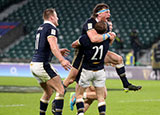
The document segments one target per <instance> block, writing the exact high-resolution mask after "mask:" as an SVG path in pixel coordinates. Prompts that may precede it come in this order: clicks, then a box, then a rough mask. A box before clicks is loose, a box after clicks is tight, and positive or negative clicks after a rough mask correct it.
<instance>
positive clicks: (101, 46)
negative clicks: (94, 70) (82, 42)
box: [91, 45, 103, 60]
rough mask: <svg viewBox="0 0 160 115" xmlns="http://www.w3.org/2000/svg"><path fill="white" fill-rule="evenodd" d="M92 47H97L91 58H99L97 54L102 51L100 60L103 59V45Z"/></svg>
mask: <svg viewBox="0 0 160 115" xmlns="http://www.w3.org/2000/svg"><path fill="white" fill-rule="evenodd" d="M92 49H96V51H95V53H94V55H93V57H92V58H91V60H97V58H96V56H97V54H98V52H100V56H99V60H100V59H102V55H103V45H100V46H99V47H98V46H94V47H93V48H92Z"/></svg>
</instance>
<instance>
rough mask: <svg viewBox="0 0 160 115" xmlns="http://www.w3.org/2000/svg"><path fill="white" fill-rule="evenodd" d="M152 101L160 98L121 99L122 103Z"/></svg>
mask: <svg viewBox="0 0 160 115" xmlns="http://www.w3.org/2000/svg"><path fill="white" fill-rule="evenodd" d="M152 101H160V99H145V100H121V101H119V102H120V103H132V102H133V103H134V102H152Z"/></svg>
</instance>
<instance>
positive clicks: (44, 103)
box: [40, 83, 53, 115]
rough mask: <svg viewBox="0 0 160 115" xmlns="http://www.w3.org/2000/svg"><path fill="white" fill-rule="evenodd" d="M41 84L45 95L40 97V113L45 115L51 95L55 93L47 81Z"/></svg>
mask: <svg viewBox="0 0 160 115" xmlns="http://www.w3.org/2000/svg"><path fill="white" fill-rule="evenodd" d="M40 86H41V87H42V88H43V90H44V92H43V95H42V97H41V99H40V115H45V113H46V110H47V107H48V103H49V100H50V97H51V96H52V93H53V89H52V88H51V87H50V86H48V85H47V84H46V83H40Z"/></svg>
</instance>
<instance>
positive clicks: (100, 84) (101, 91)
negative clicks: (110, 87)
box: [92, 69, 107, 115]
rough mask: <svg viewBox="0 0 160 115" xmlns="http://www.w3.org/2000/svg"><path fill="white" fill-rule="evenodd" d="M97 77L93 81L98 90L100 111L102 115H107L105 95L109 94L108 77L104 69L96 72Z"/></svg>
mask: <svg viewBox="0 0 160 115" xmlns="http://www.w3.org/2000/svg"><path fill="white" fill-rule="evenodd" d="M94 75H95V77H94V79H95V80H93V81H92V83H93V86H94V87H95V90H96V95H97V100H98V111H99V114H100V115H105V113H106V102H105V98H104V95H105V93H106V92H107V91H106V87H105V81H106V75H105V71H104V69H102V70H99V71H97V72H95V74H94Z"/></svg>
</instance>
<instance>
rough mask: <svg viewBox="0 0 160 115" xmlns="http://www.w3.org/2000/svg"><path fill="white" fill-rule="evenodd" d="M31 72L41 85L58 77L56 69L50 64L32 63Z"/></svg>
mask: <svg viewBox="0 0 160 115" xmlns="http://www.w3.org/2000/svg"><path fill="white" fill-rule="evenodd" d="M30 70H31V72H32V74H33V75H34V76H35V78H36V79H37V80H38V82H39V83H45V82H47V81H48V80H50V79H52V78H53V77H55V76H57V75H58V73H57V71H56V69H55V68H54V67H52V66H51V64H49V63H43V62H31V63H30Z"/></svg>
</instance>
